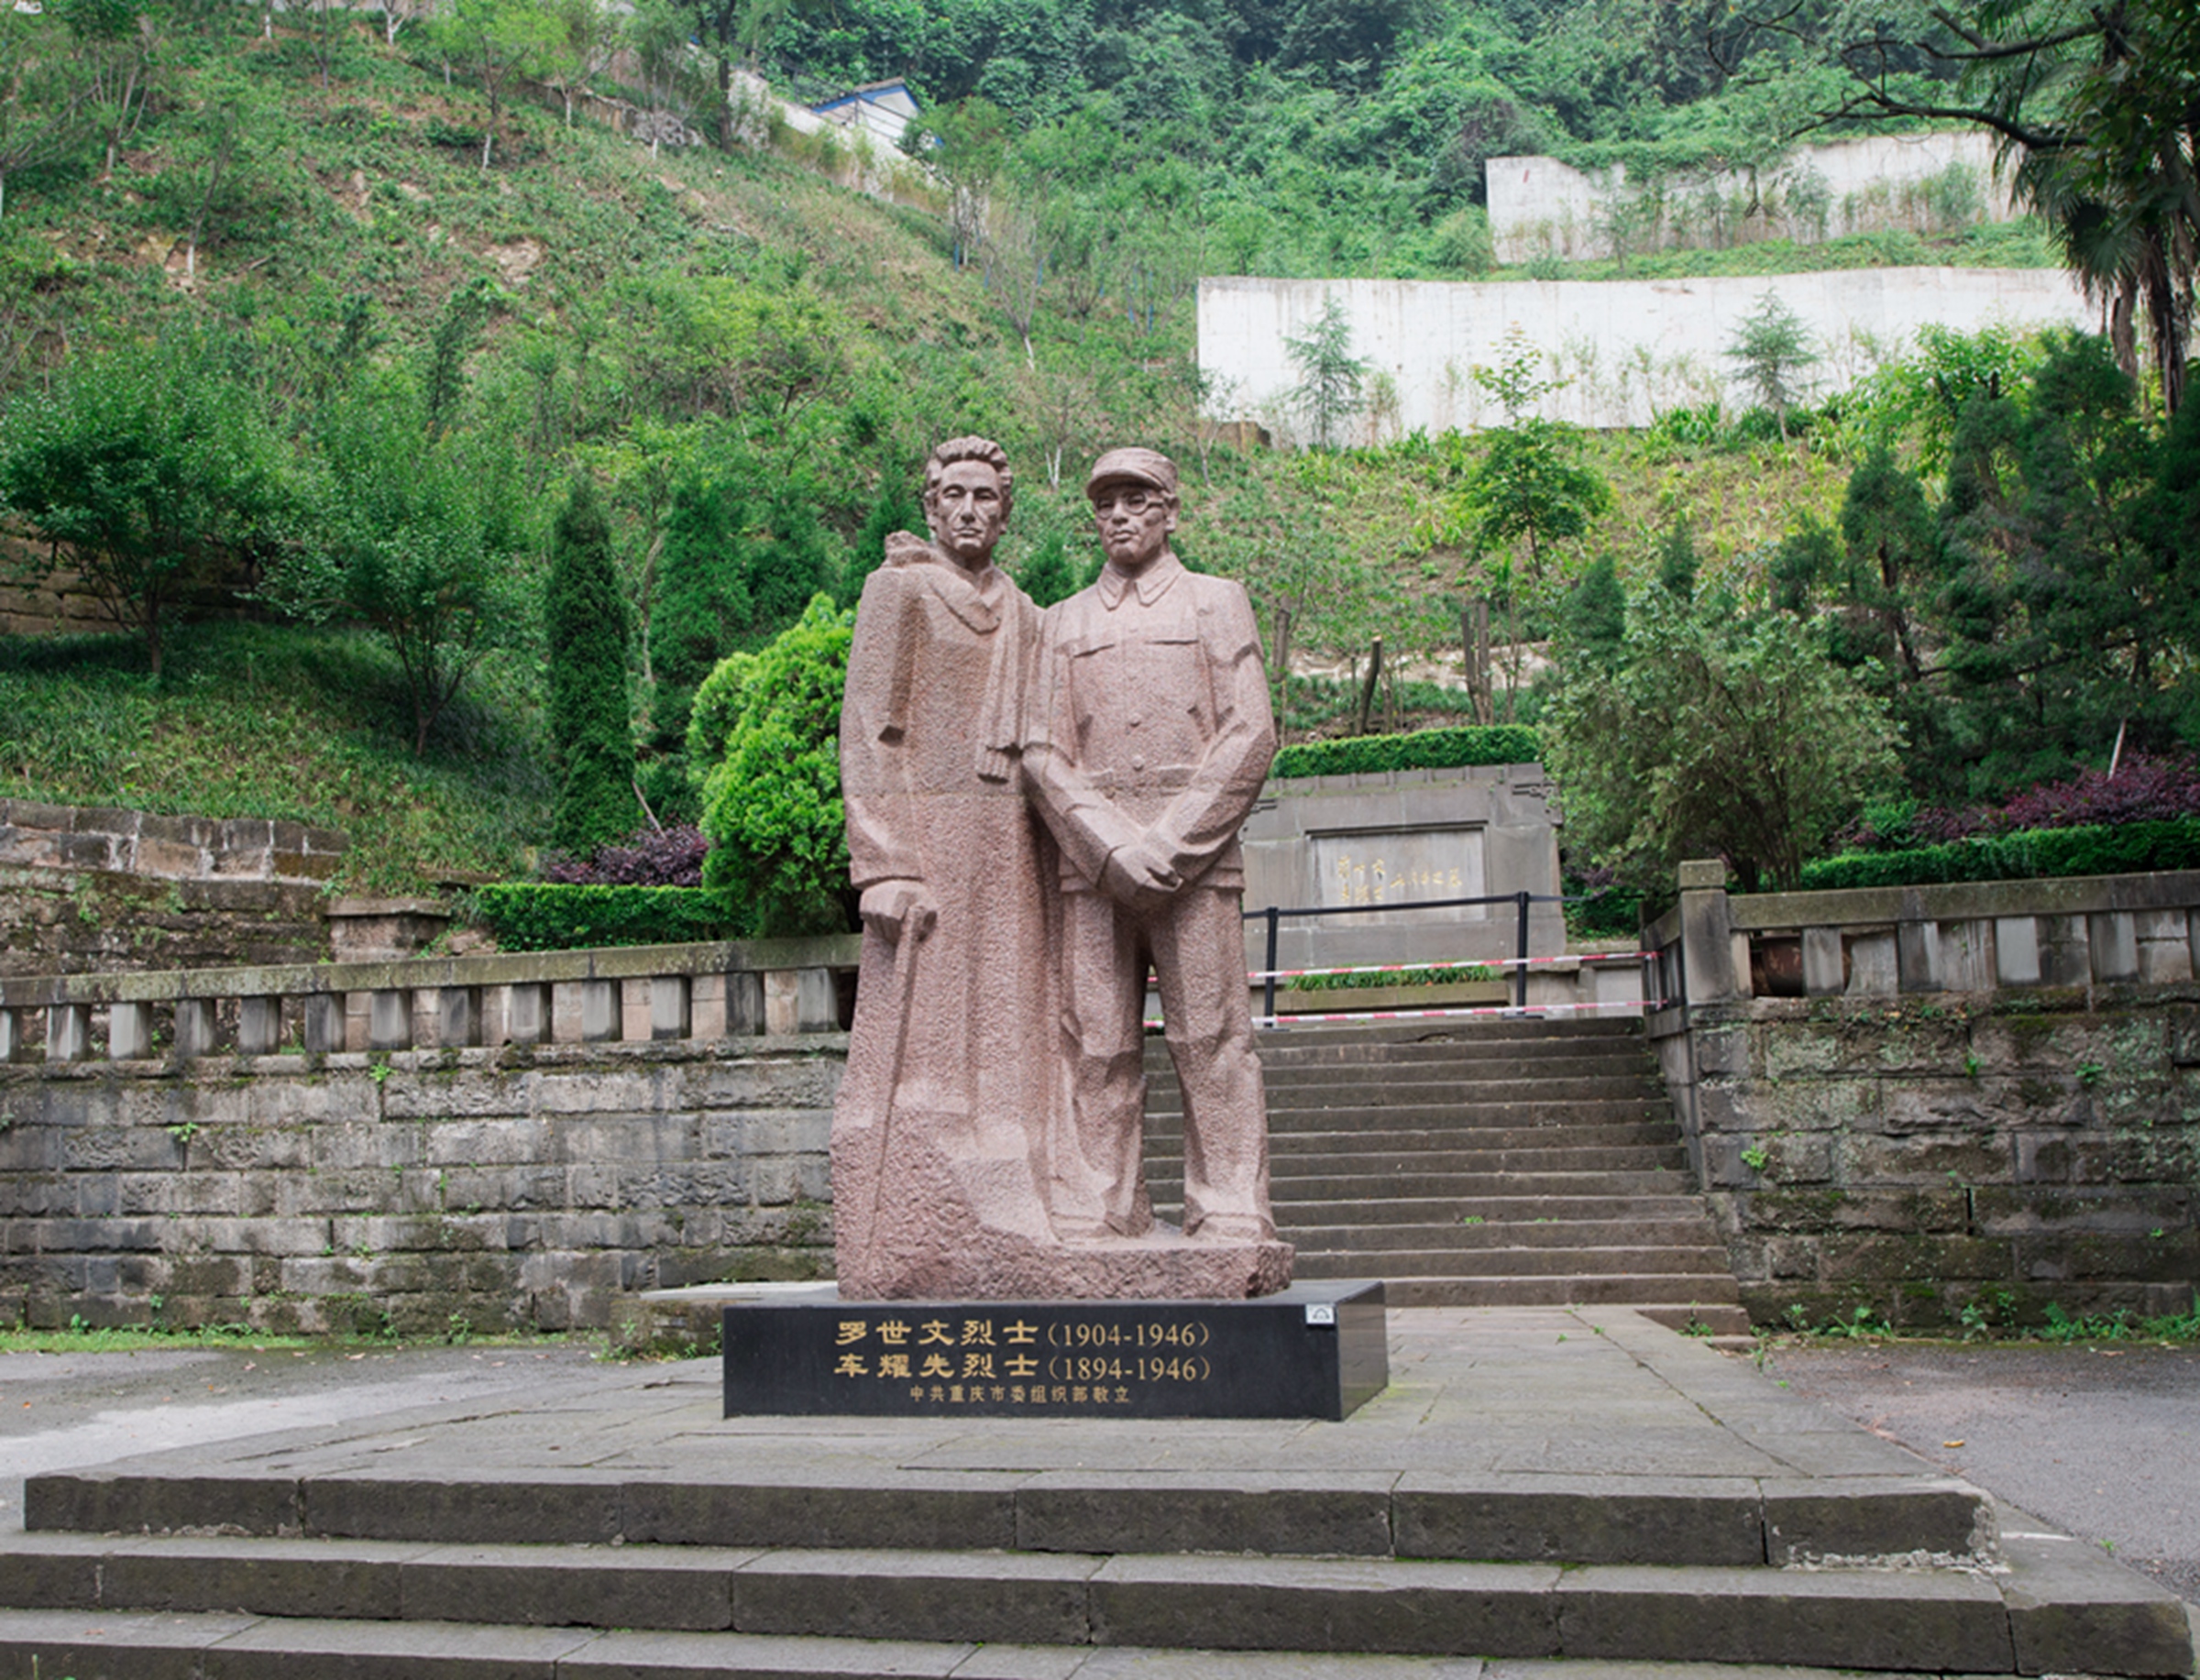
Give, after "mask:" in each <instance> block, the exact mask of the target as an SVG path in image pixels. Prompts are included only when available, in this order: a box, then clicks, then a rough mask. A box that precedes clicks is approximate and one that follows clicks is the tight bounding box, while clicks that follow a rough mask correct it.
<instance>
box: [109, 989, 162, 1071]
mask: <svg viewBox="0 0 2200 1680" xmlns="http://www.w3.org/2000/svg"><path fill="white" fill-rule="evenodd" d="M152 1053H153V1006H152V1005H150V1004H143V1003H137V1004H121V1003H117V1004H110V1005H107V1060H109V1061H143V1060H145V1059H146V1058H147V1057H148V1056H150V1055H151V1054H152Z"/></svg>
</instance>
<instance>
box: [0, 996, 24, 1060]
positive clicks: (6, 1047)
mask: <svg viewBox="0 0 2200 1680" xmlns="http://www.w3.org/2000/svg"><path fill="white" fill-rule="evenodd" d="M22 1053H23V1013H22V1011H21V1010H19V1009H0V1061H13V1060H15V1059H16V1058H17V1056H20V1055H21V1054H22Z"/></svg>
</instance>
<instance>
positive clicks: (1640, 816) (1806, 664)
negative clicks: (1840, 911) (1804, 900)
mask: <svg viewBox="0 0 2200 1680" xmlns="http://www.w3.org/2000/svg"><path fill="white" fill-rule="evenodd" d="M1543 733H1544V741H1545V743H1546V762H1547V763H1548V764H1549V766H1550V769H1551V773H1552V774H1553V776H1554V777H1555V778H1556V779H1557V782H1558V785H1560V787H1561V788H1563V789H1564V797H1565V802H1566V822H1567V829H1568V835H1569V837H1571V838H1572V839H1573V840H1574V841H1575V842H1576V843H1577V844H1579V845H1581V846H1582V847H1583V848H1584V849H1585V850H1587V851H1589V852H1590V855H1592V856H1595V857H1598V858H1600V859H1601V860H1603V861H1605V862H1615V863H1623V864H1626V865H1629V866H1631V868H1632V870H1633V871H1634V873H1637V874H1638V875H1640V876H1642V877H1643V878H1645V880H1646V879H1647V878H1648V874H1649V872H1651V871H1656V872H1659V873H1663V872H1666V871H1668V870H1669V869H1670V868H1671V866H1672V865H1674V864H1675V863H1678V862H1680V861H1681V860H1682V859H1684V858H1689V857H1701V856H1704V855H1705V854H1706V853H1707V852H1716V853H1718V854H1720V855H1722V856H1724V857H1725V858H1726V859H1727V860H1728V862H1731V863H1732V864H1733V868H1734V871H1735V873H1737V874H1738V875H1739V876H1740V877H1741V879H1742V884H1743V886H1744V889H1745V890H1747V891H1752V892H1754V891H1755V890H1756V889H1757V888H1758V887H1759V886H1760V885H1761V884H1767V883H1769V884H1772V885H1774V886H1778V887H1790V888H1792V887H1793V886H1795V885H1796V884H1798V882H1799V880H1800V878H1801V873H1802V866H1803V862H1804V861H1805V860H1806V859H1807V858H1809V857H1810V856H1811V855H1812V853H1813V852H1815V851H1819V850H1820V849H1821V848H1822V847H1823V846H1824V845H1825V843H1826V842H1827V840H1829V839H1830V838H1831V836H1832V834H1833V833H1834V831H1835V830H1836V829H1838V828H1839V827H1840V826H1841V825H1842V824H1843V822H1845V821H1847V820H1848V819H1849V818H1853V817H1854V815H1855V813H1856V811H1857V809H1858V808H1859V807H1861V805H1862V803H1863V800H1864V798H1865V796H1866V795H1867V794H1868V793H1870V792H1872V791H1875V790H1876V788H1878V787H1879V786H1880V785H1883V784H1885V783H1887V781H1889V780H1891V779H1892V777H1893V776H1894V774H1895V772H1896V768H1897V760H1896V756H1895V746H1896V744H1897V742H1898V739H1899V736H1898V731H1897V730H1896V729H1895V727H1894V725H1893V723H1892V722H1891V721H1890V719H1888V717H1887V709H1886V707H1885V705H1884V703H1883V702H1881V701H1880V700H1878V699H1877V698H1876V697H1874V696H1872V695H1870V694H1867V693H1865V691H1864V690H1863V689H1862V687H1861V686H1859V685H1858V683H1857V682H1856V680H1855V678H1854V676H1852V675H1850V674H1849V673H1847V672H1844V671H1843V670H1841V669H1840V668H1839V667H1838V666H1836V665H1834V664H1832V663H1831V662H1830V661H1829V660H1828V659H1827V658H1826V655H1825V650H1824V647H1823V644H1822V641H1821V635H1820V632H1819V631H1818V630H1817V629H1816V628H1815V627H1814V626H1813V625H1811V624H1810V623H1809V622H1807V621H1799V620H1795V619H1793V618H1791V617H1789V616H1788V615H1787V614H1785V613H1780V612H1759V613H1747V614H1737V613H1734V612H1733V611H1731V610H1727V609H1723V608H1721V607H1699V608H1694V609H1691V608H1688V607H1684V606H1682V605H1681V604H1680V603H1678V602H1677V601H1675V600H1674V599H1673V598H1671V597H1670V596H1668V595H1667V593H1666V592H1665V591H1664V590H1663V589H1650V590H1646V591H1645V592H1644V593H1643V594H1641V595H1638V596H1636V597H1635V598H1634V599H1632V600H1631V601H1630V602H1629V603H1628V612H1627V630H1626V634H1625V637H1624V639H1623V642H1622V644H1621V647H1620V649H1619V654H1618V659H1617V662H1616V665H1615V666H1614V667H1612V668H1609V669H1607V668H1600V667H1596V666H1593V665H1592V666H1589V667H1587V668H1584V669H1581V670H1572V669H1568V670H1567V671H1565V673H1564V675H1563V678H1562V681H1561V684H1560V686H1559V690H1558V693H1557V697H1555V698H1554V700H1553V701H1552V703H1551V705H1550V707H1549V708H1548V709H1546V712H1545V714H1544V721H1543Z"/></svg>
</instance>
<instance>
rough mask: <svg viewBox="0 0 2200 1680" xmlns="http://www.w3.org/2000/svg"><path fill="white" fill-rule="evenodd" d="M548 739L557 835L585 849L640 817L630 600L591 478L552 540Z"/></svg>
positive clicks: (578, 485) (573, 497) (618, 834)
mask: <svg viewBox="0 0 2200 1680" xmlns="http://www.w3.org/2000/svg"><path fill="white" fill-rule="evenodd" d="M544 616H545V620H546V622H545V631H546V632H547V636H546V639H547V641H548V643H549V647H548V653H549V666H550V673H549V675H550V683H549V687H550V741H551V748H552V751H553V752H554V753H555V754H556V767H557V801H556V807H555V809H554V811H553V815H552V818H551V840H552V842H553V843H554V844H555V845H556V846H557V847H558V848H559V849H560V850H561V851H570V852H573V853H576V854H578V855H586V854H588V853H590V852H593V851H595V849H596V848H597V847H598V846H600V845H603V844H605V843H607V842H609V841H611V840H619V839H622V838H623V837H624V836H625V835H627V834H629V833H631V832H632V831H633V828H634V825H635V823H636V822H637V821H638V820H639V819H640V817H641V810H640V807H639V806H638V804H637V803H636V801H635V798H634V743H633V732H632V730H631V728H630V725H629V722H628V715H627V692H626V635H627V620H626V601H625V598H624V597H623V596H622V595H621V594H620V592H619V574H618V570H617V568H616V567H615V566H614V565H612V563H611V526H610V525H609V524H608V523H607V522H605V520H604V516H603V510H602V509H601V507H600V506H599V505H598V503H597V500H596V492H595V490H594V489H593V487H591V486H590V485H589V481H588V480H587V479H586V478H578V479H576V480H575V481H574V484H573V489H572V493H571V494H570V495H569V496H568V497H567V500H566V505H565V506H564V508H562V509H561V510H560V511H559V512H558V516H557V523H556V528H555V529H554V530H553V531H552V533H551V538H550V576H549V585H548V590H547V598H546V601H545V615H544Z"/></svg>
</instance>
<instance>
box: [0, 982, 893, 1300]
mask: <svg viewBox="0 0 2200 1680" xmlns="http://www.w3.org/2000/svg"><path fill="white" fill-rule="evenodd" d="M859 949H860V941H859V940H857V939H809V940H799V939H790V940H775V941H774V940H756V941H736V942H731V943H727V944H705V945H675V946H654V947H634V948H628V949H622V950H603V951H550V952H539V953H524V954H518V955H507V956H496V957H473V958H445V959H435V960H414V961H391V962H373V963H319V964H312V965H296V966H290V967H279V968H260V969H230V970H210V971H199V972H181V973H143V974H131V973H110V974H93V975H60V976H47V977H43V978H40V979H37V980H6V981H0V1323H4V1322H6V1321H7V1320H9V1319H11V1318H17V1317H21V1318H27V1319H28V1321H29V1322H31V1323H37V1324H56V1323H60V1324H65V1323H68V1322H69V1321H70V1320H71V1319H72V1318H77V1317H82V1318H83V1319H84V1320H86V1321H87V1322H89V1323H145V1322H147V1321H148V1320H150V1321H152V1322H155V1323H176V1324H189V1323H210V1322H220V1323H248V1324H252V1325H255V1326H258V1327H260V1328H264V1329H269V1330H281V1329H300V1330H326V1329H359V1328H365V1329H368V1330H380V1329H382V1328H384V1327H389V1328H394V1329H399V1330H403V1331H406V1332H409V1333H419V1332H422V1331H431V1332H432V1331H444V1330H448V1329H452V1328H456V1327H458V1326H461V1325H464V1326H468V1327H472V1328H482V1329H485V1328H489V1327H491V1326H503V1325H534V1326H536V1327H540V1328H544V1329H563V1328H567V1327H569V1326H572V1325H611V1324H614V1323H617V1322H619V1320H620V1319H621V1317H622V1313H625V1312H632V1305H631V1301H630V1299H629V1298H631V1297H632V1296H633V1294H634V1293H635V1292H637V1291H639V1290H644V1289H651V1288H662V1287H670V1286H674V1285H678V1284H685V1283H691V1282H698V1281H704V1280H710V1279H727V1278H756V1277H813V1276H817V1275H819V1272H820V1271H821V1270H825V1269H829V1265H830V1254H831V1241H832V1235H831V1228H830V1214H829V1211H828V1209H827V1208H826V1206H825V1198H826V1197H827V1195H828V1194H829V1193H830V1192H829V1183H828V1142H829V1136H830V1125H831V1111H832V1102H833V1097H834V1094H835V1093H836V1092H837V1091H838V1089H839V1084H840V1076H841V1066H842V1063H843V1061H844V1059H845V1055H846V1048H847V1039H846V1037H845V1035H844V1034H843V1033H842V1032H841V1026H842V1012H843V1008H844V994H845V992H846V990H847V988H846V987H844V986H843V985H841V984H840V983H838V982H839V977H840V976H841V975H842V974H844V973H845V972H847V971H849V970H852V968H853V966H854V963H855V961H856V955H857V952H858V950H859ZM622 1303H623V1304H622Z"/></svg>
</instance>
